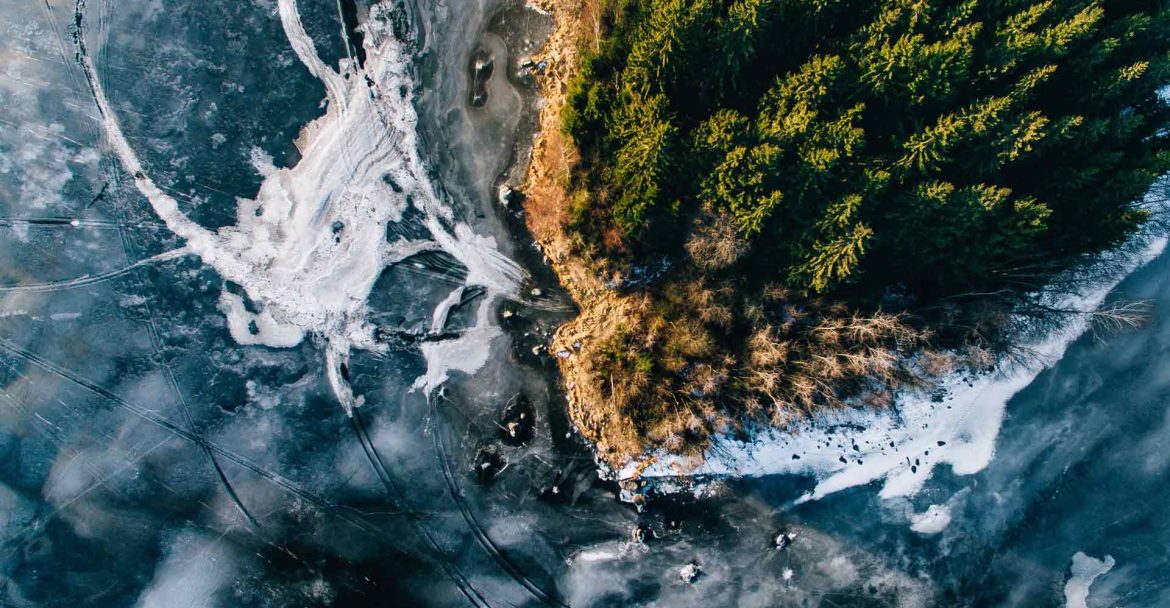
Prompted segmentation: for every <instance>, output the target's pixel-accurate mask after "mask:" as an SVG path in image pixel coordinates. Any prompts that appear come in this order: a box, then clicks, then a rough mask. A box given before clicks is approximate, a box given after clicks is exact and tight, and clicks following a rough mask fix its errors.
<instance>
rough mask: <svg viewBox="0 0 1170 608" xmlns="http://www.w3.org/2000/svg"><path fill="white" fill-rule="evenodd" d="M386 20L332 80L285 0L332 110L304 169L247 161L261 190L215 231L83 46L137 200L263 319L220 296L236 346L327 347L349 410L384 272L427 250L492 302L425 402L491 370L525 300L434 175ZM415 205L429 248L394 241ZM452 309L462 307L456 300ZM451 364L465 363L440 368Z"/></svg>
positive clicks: (512, 270) (234, 298) (431, 355)
mask: <svg viewBox="0 0 1170 608" xmlns="http://www.w3.org/2000/svg"><path fill="white" fill-rule="evenodd" d="M82 9H83V2H82V3H80V4H79V8H78V10H79V11H81V10H82ZM390 10H391V9H390V8H389V7H388V6H387V5H385V4H381V3H380V4H377V5H375V6H373V7H372V8H371V10H370V18H369V20H368V22H367V23H365V24H363V25H362V28H363V33H364V36H363V45H364V47H365V50H366V56H367V60H366V64H365V65H364V66H360V65H358V64H357V63H356V62H353V61H350V60H348V59H342V60H341V62H340V69H339V70H334V69H333V68H331V67H329V66H327V65H326V64H325V63H324V62H323V61H322V60H321V58H320V57H319V56H318V55H317V53H316V50H315V48H314V46H313V41H312V39H310V38H309V36H308V34H307V33H306V32H305V29H304V27H303V26H302V24H301V20H300V14H299V12H298V10H297V4H296V1H295V0H279V11H278V12H279V15H280V19H281V23H282V25H283V27H284V31H285V34H286V35H287V36H288V39H289V42H290V43H291V45H292V48H293V50H294V52H295V53H296V55H297V57H298V58H299V59H300V60H301V62H302V63H304V64H305V66H306V67H307V68H308V69H309V72H310V73H311V74H312V75H313V76H315V77H316V78H317V79H319V80H321V82H322V83H323V84H324V85H325V90H326V95H327V98H328V101H329V103H328V108H327V111H326V113H325V115H324V116H322V117H321V118H319V119H317V120H315V121H313V122H312V123H310V124H309V125H307V126H306V127H305V129H304V131H303V132H302V134H301V137H300V139H299V140H298V141H297V144H298V147H299V148H300V150H301V153H302V158H301V160H300V161H299V162H298V163H297V164H296V166H294V167H291V168H284V169H281V168H277V167H275V166H273V164H272V161H271V159H270V158H267V157H266V156H265V155H264V154H263V153H261V152H259V151H257V152H255V153H254V154H253V159H252V162H253V165H254V166H255V168H256V170H257V171H258V172H259V173H260V174H261V175H262V176H263V177H264V180H263V183H262V184H261V186H260V189H259V192H257V194H256V196H255V198H254V199H240V200H239V204H238V208H237V210H236V223H235V225H233V226H229V227H225V228H222V229H220V230H218V231H214V232H213V231H210V230H208V229H206V228H204V227H202V226H200V225H198V224H197V223H195V222H194V221H192V220H191V219H190V218H188V217H187V216H186V215H185V214H183V212H182V211H181V210H180V209H179V206H178V203H177V202H176V201H175V199H174V198H172V197H171V196H170V195H168V194H167V193H166V192H164V191H163V190H162V189H161V188H159V187H158V186H157V185H156V184H155V182H154V181H153V180H152V179H151V178H150V176H149V175H147V174H146V173H145V171H144V170H143V166H142V163H141V162H140V160H139V158H138V155H137V154H136V153H135V151H134V149H133V148H132V147H131V146H130V144H129V142H128V141H127V139H126V136H125V135H124V134H123V132H122V128H121V125H120V124H119V122H118V119H117V117H116V115H115V114H114V112H113V110H112V109H111V107H110V105H109V102H108V100H107V98H106V96H105V92H104V90H103V88H102V84H101V80H100V79H99V78H98V77H97V72H96V69H95V67H94V64H93V60H92V59H91V58H90V57H89V55H88V54H87V53H86V52H85V47H84V34H82V35H81V36H80V37H79V41H78V43H79V45H80V47H81V53H79V57H80V60H81V62H82V66H83V68H84V69H85V72H86V75H87V77H88V79H89V82H90V86H91V88H92V90H93V93H94V97H95V100H96V102H97V105H98V109H99V111H100V114H101V120H102V127H103V129H104V131H105V134H106V137H107V139H108V140H109V144H110V146H111V147H112V148H113V150H114V152H115V153H116V154H117V156H118V158H119V160H120V161H121V163H122V165H123V166H124V167H125V169H126V170H127V171H128V172H129V173H130V174H131V175H133V176H134V183H135V185H136V186H137V188H138V189H139V190H140V191H141V192H142V193H143V194H144V195H145V196H146V198H147V199H148V200H149V201H150V204H151V206H152V208H153V209H154V211H155V213H156V214H157V215H158V216H159V217H160V218H161V219H162V220H163V221H164V222H165V223H166V225H167V227H168V228H169V229H170V230H171V231H172V232H174V233H175V234H176V235H177V236H179V237H181V238H183V239H184V240H185V241H186V246H185V248H184V251H185V252H187V253H191V254H193V255H196V256H198V257H199V258H200V259H201V260H202V261H203V263H205V264H207V265H209V266H211V267H213V268H214V269H215V270H216V271H217V272H218V273H219V274H220V275H221V276H222V277H223V278H224V279H225V280H227V281H231V282H233V283H235V284H238V285H239V286H241V287H242V288H243V290H244V292H245V293H246V294H247V296H248V299H249V300H251V303H252V304H253V305H254V306H255V308H256V309H258V310H257V311H250V310H249V309H248V308H249V307H248V306H246V305H245V301H244V299H243V298H242V297H241V296H240V295H236V294H232V293H228V292H227V291H226V290H225V292H224V294H223V296H222V297H221V299H220V302H219V307H220V310H222V311H223V313H224V314H225V316H226V317H227V319H228V326H229V329H230V331H231V335H232V337H233V338H234V339H235V340H236V341H237V342H239V343H240V344H259V345H266V346H270V347H276V348H286V347H291V346H295V345H297V344H299V343H300V342H301V341H302V340H303V339H304V336H305V335H306V334H315V335H317V336H320V337H321V338H323V339H324V341H325V342H326V345H325V351H326V360H327V374H328V377H329V382H330V385H331V387H332V388H333V390H334V392H335V393H336V394H337V396H338V399H339V400H340V401H341V403H342V405H343V406H344V407H345V408H346V411H347V412H348V411H350V409H351V408H352V407H354V406H355V405H360V403H361V398H360V397H354V395H353V394H352V391H351V389H350V388H349V386H348V382H347V380H346V379H345V376H346V373H345V371H344V366H345V365H346V362H347V359H348V357H349V352H350V349H351V348H354V347H356V348H361V349H371V350H380V349H382V348H383V347H382V346H381V345H379V344H378V342H377V341H376V340H375V334H374V327H373V326H372V325H371V324H370V323H369V322H368V321H367V305H366V302H367V299H368V297H369V295H370V291H371V289H372V288H373V286H374V283H375V281H376V280H377V279H378V277H379V275H380V274H381V272H382V270H383V269H384V268H385V267H386V266H388V265H390V264H394V263H396V262H399V261H401V260H403V259H405V258H406V257H409V256H411V255H414V254H416V253H419V252H421V251H426V250H432V249H433V250H442V251H445V252H446V253H448V254H450V255H451V256H452V257H454V258H455V259H456V260H458V261H459V262H460V263H461V264H463V265H464V266H465V267H467V269H468V276H467V279H466V283H467V285H472V284H474V285H480V286H483V287H485V288H486V290H487V297H485V298H484V299H483V301H482V302H481V304H480V309H479V315H478V321H477V327H476V328H475V329H474V330H472V331H469V332H466V333H465V334H463V335H461V336H460V337H458V338H455V339H453V340H450V341H447V342H436V343H431V344H429V345H428V346H427V348H424V349H423V354H424V356H426V357H427V370H428V371H427V374H426V376H425V377H424V378H421V379H420V382H419V383H418V384H416V386H417V387H425V388H427V389H428V390H429V389H431V388H434V386H435V385H436V383H437V382H441V381H442V379H445V378H446V375H447V372H448V371H450V370H452V369H457V370H460V371H467V372H469V371H474V369H475V368H476V367H477V366H478V365H482V362H484V361H486V359H487V352H488V351H487V349H488V344H489V342H490V341H491V340H492V339H493V338H494V337H495V336H496V335H498V333H499V332H498V330H496V329H493V328H492V327H491V326H490V322H489V321H490V319H489V313H490V310H491V307H492V306H493V305H494V302H495V301H496V300H497V299H498V298H499V297H502V296H510V295H514V294H516V293H518V290H519V284H520V282H521V281H522V279H523V271H522V270H521V269H520V268H519V267H518V266H517V265H516V264H514V263H513V262H512V261H510V260H508V259H507V258H506V257H504V256H503V255H502V254H501V253H500V252H499V251H498V250H497V249H496V243H495V242H494V240H493V239H491V238H488V237H483V236H479V235H476V234H475V233H474V232H473V231H472V230H471V228H470V227H468V226H467V225H466V224H463V223H460V222H459V221H458V220H457V219H456V218H455V217H454V214H453V213H452V210H451V208H450V206H448V205H445V204H444V201H443V200H442V197H441V196H440V195H439V193H438V191H437V190H436V188H435V187H434V184H432V183H431V181H430V179H429V178H428V176H427V170H426V166H425V164H424V163H423V161H422V159H421V158H420V147H419V142H418V138H417V121H418V118H417V115H416V113H415V110H414V106H413V102H412V97H411V95H412V93H413V91H414V81H413V79H412V77H411V74H410V55H409V53H408V52H407V50H406V49H405V48H404V46H403V44H402V42H401V41H399V40H397V39H396V38H395V36H394V34H393V32H392V30H391V27H390ZM410 205H413V207H414V208H416V209H417V210H418V211H420V212H421V213H422V215H423V217H424V218H425V219H424V224H425V227H426V228H427V230H428V231H429V232H430V234H431V237H432V240H423V241H407V242H402V241H399V242H394V243H391V242H388V241H387V238H386V226H387V224H388V223H391V222H399V221H401V220H402V215H403V213H404V212H405V211H406V209H407V207H408V206H410ZM459 291H460V292H461V291H462V287H460V288H459ZM450 300H452V299H449V301H450ZM453 300H454V301H458V296H457V295H455V294H453ZM447 306H448V307H449V306H450V303H449V302H448V304H447ZM442 316H443V318H445V317H446V312H445V311H443V315H442ZM436 318H439V313H438V312H437V313H436ZM436 330H438V331H441V330H442V327H437V328H436ZM453 356H458V357H459V358H458V360H457V361H453V362H452V361H446V360H439V358H444V357H453Z"/></svg>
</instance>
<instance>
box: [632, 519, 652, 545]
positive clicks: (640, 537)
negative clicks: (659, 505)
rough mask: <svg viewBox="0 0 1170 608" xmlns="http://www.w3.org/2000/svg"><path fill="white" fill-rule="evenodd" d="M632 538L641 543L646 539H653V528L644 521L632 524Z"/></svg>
mask: <svg viewBox="0 0 1170 608" xmlns="http://www.w3.org/2000/svg"><path fill="white" fill-rule="evenodd" d="M633 540H634V542H636V543H642V544H645V543H646V541H647V540H654V529H653V528H651V527H650V526H649V525H648V524H645V523H640V524H638V525H637V526H634V532H633Z"/></svg>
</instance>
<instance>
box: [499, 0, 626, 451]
mask: <svg viewBox="0 0 1170 608" xmlns="http://www.w3.org/2000/svg"><path fill="white" fill-rule="evenodd" d="M530 5H531V6H534V7H535V8H537V9H538V10H540V11H542V12H546V13H548V14H550V15H551V16H552V18H553V22H554V27H553V32H552V34H551V35H550V36H549V38H548V40H547V41H546V42H545V44H544V46H543V47H542V48H541V49H540V51H539V52H538V53H537V54H536V55H535V56H534V57H533V61H535V62H537V63H539V64H543V65H546V66H547V69H546V70H545V71H544V73H543V74H542V75H541V77H540V78H539V80H538V83H537V84H538V87H539V95H540V98H541V100H542V104H541V107H540V115H539V120H538V130H537V132H536V136H535V138H534V140H533V147H532V157H531V162H530V163H529V166H528V170H527V174H526V177H525V179H524V182H523V185H522V186H521V188H520V190H521V191H522V192H523V193H524V202H523V208H524V218H525V223H526V226H527V228H528V231H529V232H530V234H531V235H532V238H533V240H534V241H535V243H536V246H537V248H538V249H539V250H540V252H541V253H542V254H543V258H544V260H543V261H544V262H545V263H547V264H548V266H549V267H551V268H552V270H553V272H555V274H556V277H557V279H558V280H559V281H560V283H561V285H562V286H563V288H564V289H565V290H566V291H567V292H568V295H569V296H570V297H571V298H572V300H573V302H574V303H575V304H576V305H577V307H578V310H579V313H578V315H577V316H575V317H574V318H572V319H571V320H569V321H568V322H566V323H565V324H563V325H561V326H560V327H559V328H558V329H557V331H556V332H555V334H554V335H553V338H552V340H551V342H550V344H549V346H548V351H549V353H550V354H552V355H553V358H554V359H555V361H556V365H557V368H558V371H559V372H560V379H561V381H562V383H563V384H562V389H563V390H564V393H565V397H566V400H567V402H568V415H569V422H570V424H571V425H572V427H573V429H574V430H575V431H576V432H577V433H578V434H580V436H581V437H582V438H583V439H585V440H586V441H587V442H588V443H589V445H590V446H591V447H592V448H593V452H594V455H595V456H596V458H597V460H598V464H599V465H601V466H602V468H603V469H604V468H611V469H613V470H616V469H618V468H619V467H621V466H623V465H625V464H627V463H628V460H629V458H628V457H629V456H630V455H629V454H626V453H624V452H622V451H621V450H619V449H616V448H615V447H614V446H613V445H611V444H610V442H609V441H607V437H608V436H611V435H612V434H613V433H614V431H615V430H619V429H615V428H613V427H612V426H611V425H612V422H613V421H612V420H611V416H609V415H608V414H607V412H606V411H605V408H604V407H599V404H598V403H596V399H592V398H591V396H590V389H591V388H592V387H593V385H594V383H595V380H596V379H595V378H593V377H592V375H591V373H590V370H589V369H588V367H587V365H586V364H585V358H584V357H579V356H578V354H579V353H580V352H581V351H582V350H584V349H588V348H590V347H591V346H593V345H596V344H597V343H598V342H599V341H601V340H602V339H603V338H604V337H605V336H609V335H612V334H613V333H614V331H616V329H617V326H618V325H619V324H620V321H621V320H622V319H625V318H630V316H631V315H630V314H629V307H630V306H631V305H632V301H631V298H630V297H627V296H623V295H622V294H620V293H618V292H617V291H615V290H613V289H610V288H609V287H607V286H606V284H605V282H604V281H603V280H602V278H601V276H600V275H599V274H598V272H597V271H596V270H595V269H594V268H592V267H591V265H590V264H589V262H588V260H586V259H584V258H582V257H581V256H580V254H579V253H578V252H577V251H575V250H574V246H573V243H572V240H571V238H570V236H569V234H568V233H567V232H566V230H565V224H566V213H567V209H568V194H567V192H566V184H567V183H568V176H569V171H570V170H571V168H572V166H573V164H574V162H575V160H576V159H575V155H576V149H575V146H574V145H573V143H572V142H571V141H569V139H568V138H567V136H566V135H564V134H563V132H562V130H561V126H560V110H561V107H562V106H563V104H564V101H565V97H566V93H567V88H568V83H569V82H570V80H571V79H572V77H573V75H574V73H575V71H576V69H577V54H578V49H579V48H581V45H582V44H585V43H587V39H588V36H589V35H590V32H589V31H588V22H589V16H590V15H594V14H596V12H597V10H598V9H597V0H530ZM620 430H621V431H624V432H634V430H633V429H620ZM645 464H647V465H648V464H649V461H648V462H646V463H645Z"/></svg>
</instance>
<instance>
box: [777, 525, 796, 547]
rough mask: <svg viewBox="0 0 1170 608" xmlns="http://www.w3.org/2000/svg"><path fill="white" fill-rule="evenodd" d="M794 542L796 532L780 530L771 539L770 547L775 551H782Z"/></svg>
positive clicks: (785, 529)
mask: <svg viewBox="0 0 1170 608" xmlns="http://www.w3.org/2000/svg"><path fill="white" fill-rule="evenodd" d="M795 541H796V532H795V531H793V530H791V529H789V528H781V529H780V531H779V532H777V533H776V536H775V537H773V538H772V547H773V548H774V549H776V550H777V551H784V550H785V549H787V548H789V547H791V546H792V543H793V542H795Z"/></svg>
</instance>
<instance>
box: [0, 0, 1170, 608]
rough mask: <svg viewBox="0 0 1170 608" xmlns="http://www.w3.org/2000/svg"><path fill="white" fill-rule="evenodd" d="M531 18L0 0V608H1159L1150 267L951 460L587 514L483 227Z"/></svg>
mask: <svg viewBox="0 0 1170 608" xmlns="http://www.w3.org/2000/svg"><path fill="white" fill-rule="evenodd" d="M550 27H551V25H550V22H549V20H548V18H547V16H543V15H541V14H539V13H538V12H536V11H534V10H531V9H528V8H525V7H524V6H522V5H521V4H518V3H509V2H502V1H501V0H450V1H439V2H425V1H422V0H418V1H412V0H406V1H405V2H401V1H399V2H385V3H373V5H371V3H369V2H364V1H361V0H359V1H358V2H352V1H350V2H338V1H337V0H248V1H242V2H241V1H228V0H204V1H199V2H192V1H179V0H123V1H122V2H113V1H112V0H87V1H78V2H76V3H75V2H74V0H0V32H2V35H0V551H2V554H0V555H2V559H0V605H5V606H8V605H11V606H37V607H42V606H43V607H51V606H61V607H74V606H93V607H97V606H103V607H104V606H111V607H113V606H144V607H146V606H149V607H155V606H157V607H170V606H249V607H251V606H273V607H277V606H280V607H284V606H371V605H373V606H385V605H403V606H465V605H474V606H544V605H551V606H565V605H571V606H616V605H653V606H691V605H694V606H789V605H791V606H827V607H829V606H875V607H876V606H952V605H960V606H1029V607H1031V606H1069V607H1081V606H1094V607H1096V606H1137V607H1145V606H1149V607H1156V606H1166V605H1170V551H1168V550H1167V548H1168V547H1170V398H1168V397H1170V365H1168V364H1167V363H1166V362H1167V361H1168V360H1170V358H1168V357H1167V353H1166V351H1167V350H1168V349H1170V256H1168V255H1166V254H1160V255H1159V256H1158V257H1156V258H1155V259H1153V260H1152V261H1150V262H1149V263H1148V264H1146V265H1145V266H1142V267H1140V268H1138V269H1137V270H1136V271H1134V272H1133V273H1132V274H1130V275H1128V276H1127V277H1125V278H1124V279H1123V280H1121V282H1120V284H1118V286H1117V287H1116V288H1115V289H1114V290H1113V292H1112V293H1110V294H1109V295H1108V296H1107V298H1109V299H1119V298H1124V299H1146V300H1149V301H1151V302H1152V304H1153V315H1152V320H1151V322H1150V324H1149V325H1148V326H1146V327H1144V328H1142V329H1140V330H1136V331H1130V332H1126V333H1121V334H1120V335H1114V336H1109V337H1108V338H1107V339H1104V340H1102V339H1098V338H1097V337H1095V336H1094V335H1091V334H1090V335H1084V336H1081V337H1080V338H1078V339H1076V340H1075V341H1073V342H1072V343H1071V345H1070V346H1069V347H1068V349H1067V350H1066V351H1062V354H1061V355H1060V358H1059V360H1055V361H1052V362H1051V363H1053V365H1052V366H1051V367H1050V368H1048V369H1046V370H1044V371H1042V372H1041V373H1039V375H1037V376H1035V378H1034V379H1031V380H1030V381H1029V382H1025V383H1024V384H1026V385H1025V386H1022V389H1021V390H1020V391H1019V392H1018V393H1015V395H1014V396H1012V397H1011V399H1010V400H1008V401H1007V402H1006V405H1004V404H1002V403H999V402H996V401H995V399H994V395H990V394H989V395H982V394H974V395H971V396H970V397H971V401H970V403H969V404H968V407H969V409H968V411H967V413H966V416H967V417H968V418H969V419H970V420H976V421H977V420H979V417H980V416H983V415H986V416H988V417H993V416H994V417H1002V426H997V430H998V435H997V436H996V435H994V434H993V435H992V439H993V441H992V442H991V444H989V445H991V446H993V448H994V449H993V451H992V452H991V453H990V455H989V460H987V462H986V466H985V467H982V468H979V469H977V470H971V471H959V472H958V473H956V472H955V471H954V470H952V468H951V464H950V461H946V460H945V459H943V460H940V461H939V464H938V466H937V467H934V468H933V469H932V470H931V472H930V475H929V476H926V475H924V476H923V479H921V480H920V481H919V482H916V483H917V484H918V485H917V487H915V488H914V491H912V492H902V493H898V492H894V493H890V492H885V493H883V491H882V490H883V484H884V483H885V481H884V479H882V478H873V481H871V482H868V483H861V484H860V485H854V484H847V485H848V486H849V487H845V485H842V488H843V489H840V490H839V491H827V492H826V491H818V490H817V488H818V484H819V483H821V482H823V481H824V479H825V476H821V477H820V478H818V477H816V476H814V475H809V474H782V475H763V476H758V477H752V478H744V479H734V478H732V479H726V480H723V481H719V482H717V483H714V484H713V485H711V486H709V488H708V490H707V493H706V495H705V496H704V497H703V498H699V499H696V498H693V497H690V496H688V495H681V496H671V497H661V498H658V499H655V500H652V501H651V504H650V505H649V506H648V507H647V508H646V509H645V510H643V511H638V510H636V509H634V508H633V507H632V506H631V505H629V504H625V503H622V502H619V501H618V500H617V494H618V486H617V484H616V483H613V482H610V481H603V480H600V479H599V478H598V474H597V471H596V469H595V467H594V464H593V460H592V458H591V456H590V454H589V453H588V451H587V450H585V449H583V447H582V446H581V445H579V444H578V442H577V441H576V440H575V439H574V438H573V436H572V434H571V432H570V429H569V428H568V426H567V421H566V419H565V412H564V409H565V405H564V401H563V398H562V397H561V396H559V395H558V394H557V393H556V390H555V385H553V384H552V381H551V378H552V375H551V371H552V370H553V369H554V368H555V366H554V365H553V363H552V362H551V361H550V360H549V359H548V357H547V355H535V354H533V347H534V346H536V345H539V344H542V343H544V342H545V341H546V340H547V336H548V335H549V332H551V331H552V330H553V329H555V327H556V326H557V324H559V323H561V322H563V321H564V320H565V319H567V318H568V316H569V315H571V314H572V307H571V306H570V305H569V304H568V301H567V299H566V298H565V296H564V295H563V294H562V293H561V292H560V291H559V290H558V288H557V287H556V285H555V281H554V280H553V278H552V277H551V276H550V275H549V272H548V270H547V269H546V268H544V267H543V266H542V264H541V261H540V256H539V254H538V253H537V252H535V251H534V250H533V248H532V247H531V245H530V242H529V241H527V240H526V239H527V237H526V236H525V234H524V233H523V230H522V229H521V227H522V220H521V219H519V218H518V217H517V216H516V215H515V214H512V213H508V212H507V211H505V210H502V209H501V206H500V205H498V204H497V202H496V192H497V186H498V185H499V184H500V183H502V182H508V183H514V182H515V181H517V179H518V171H520V170H522V166H523V159H524V151H525V146H524V142H526V141H528V140H529V138H530V137H531V135H532V133H531V129H532V112H533V110H534V108H535V104H536V103H537V102H536V99H535V97H534V94H533V89H532V83H533V82H534V80H538V79H539V74H532V73H531V72H529V71H525V70H522V69H521V67H520V66H521V62H522V60H523V59H524V58H525V57H527V56H528V55H529V54H531V53H533V52H534V51H535V50H536V48H537V47H538V45H539V44H540V42H541V40H542V39H543V37H544V36H546V35H547V33H548V31H549V28H550ZM515 161H520V164H519V165H515ZM534 289H539V292H534V291H533V290H534ZM534 293H539V295H534ZM991 392H994V391H991ZM944 407H945V406H944ZM351 409H352V411H354V412H356V414H355V415H353V416H350V415H348V411H349V410H351ZM1001 410H1002V411H1001ZM849 432H850V431H849V430H848V429H846V430H843V431H839V432H838V436H839V440H840V441H841V442H842V443H841V445H842V446H843V447H842V448H841V449H842V453H843V455H848V454H849V452H850V450H851V449H852V444H851V443H850V441H852V440H851V439H849V438H850V435H849ZM937 447H938V448H939V449H941V448H942V447H943V446H942V445H938V446H937ZM952 447H953V446H952ZM867 449H868V448H867ZM929 449H930V448H929V446H927V447H926V448H925V449H924V450H923V451H927V450H929ZM858 451H859V450H858ZM905 456H906V457H907V458H909V459H908V460H907V464H906V467H911V466H914V467H915V473H917V471H918V468H917V467H918V466H920V465H915V464H913V460H915V459H922V460H927V459H929V458H930V456H929V455H927V454H922V455H917V454H907V455H905ZM901 457H902V456H899V458H901ZM939 458H940V457H939V455H938V454H937V453H936V455H935V460H939ZM845 460H848V459H845ZM859 466H860V465H859ZM959 473H962V474H959ZM821 487H822V488H823V487H824V486H821ZM834 489H836V488H834ZM806 496H815V498H816V500H801V498H802V497H806ZM883 496H884V497H883ZM778 536H783V538H784V540H783V542H781V543H780V544H781V545H783V548H778V547H777V542H776V539H777V537H778ZM639 538H641V539H642V540H643V541H644V542H638V540H637V539H639ZM690 563H695V564H697V565H698V567H699V572H700V574H699V576H698V578H696V579H695V580H694V581H693V582H691V583H687V582H684V581H683V580H681V577H680V571H681V570H682V569H683V568H684V566H686V565H687V564H690Z"/></svg>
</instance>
